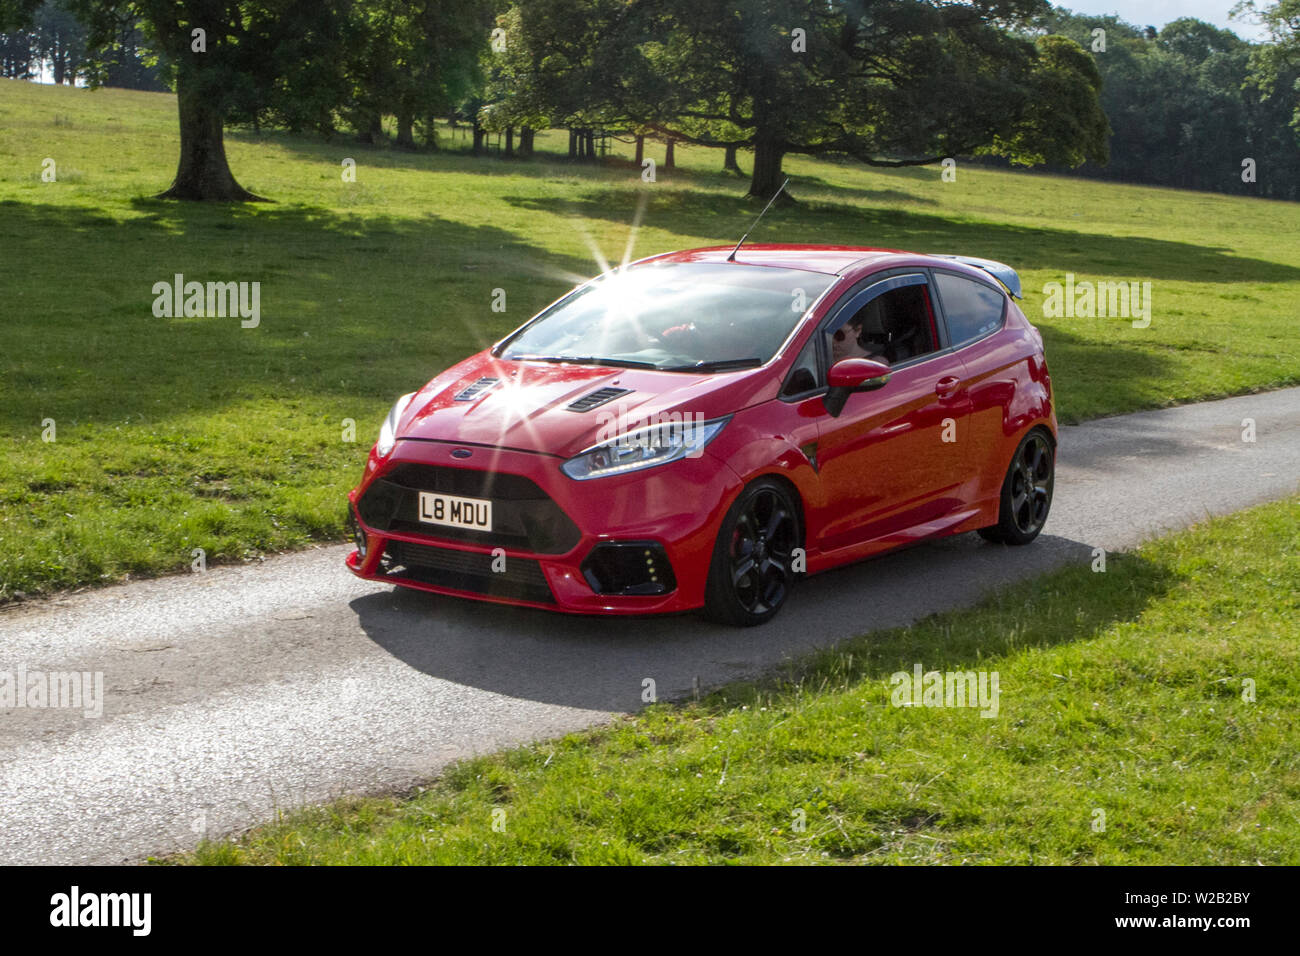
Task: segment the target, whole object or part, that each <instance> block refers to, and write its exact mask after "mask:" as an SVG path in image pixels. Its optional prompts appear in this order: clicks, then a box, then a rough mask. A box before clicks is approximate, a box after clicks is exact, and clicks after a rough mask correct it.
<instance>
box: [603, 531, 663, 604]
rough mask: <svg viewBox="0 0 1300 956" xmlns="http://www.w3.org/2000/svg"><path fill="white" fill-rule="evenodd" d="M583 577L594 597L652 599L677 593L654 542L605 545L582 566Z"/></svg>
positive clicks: (659, 549)
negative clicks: (622, 595)
mask: <svg viewBox="0 0 1300 956" xmlns="http://www.w3.org/2000/svg"><path fill="white" fill-rule="evenodd" d="M582 576H583V577H584V578H586V580H587V584H588V585H590V586H591V589H592V590H593V591H595V592H596V593H597V594H626V595H655V594H667V593H668V592H669V591H673V590H676V588H677V578H676V577H674V575H673V567H672V565H671V564H669V562H668V555H667V553H666V552H665V551H664V548H663V545H661V544H659V543H658V542H656V541H606V542H604V543H602V544H598V545H596V546H595V547H594V548H592V549H591V553H590V554H588V555H587V559H586V560H585V561H583V562H582Z"/></svg>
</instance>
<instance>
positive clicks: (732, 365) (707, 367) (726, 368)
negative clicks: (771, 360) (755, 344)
mask: <svg viewBox="0 0 1300 956" xmlns="http://www.w3.org/2000/svg"><path fill="white" fill-rule="evenodd" d="M762 364H763V360H762V359H761V358H740V359H719V360H718V361H716V362H696V363H695V364H694V365H673V366H671V367H669V368H666V369H664V371H665V372H730V371H732V370H733V369H739V368H758V367H759V366H760V365H762Z"/></svg>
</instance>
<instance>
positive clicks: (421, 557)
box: [384, 541, 555, 604]
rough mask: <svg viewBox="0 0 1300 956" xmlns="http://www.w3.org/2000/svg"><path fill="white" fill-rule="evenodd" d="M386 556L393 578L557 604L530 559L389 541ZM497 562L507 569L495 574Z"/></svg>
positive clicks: (495, 595)
mask: <svg viewBox="0 0 1300 956" xmlns="http://www.w3.org/2000/svg"><path fill="white" fill-rule="evenodd" d="M384 557H385V558H386V559H387V560H386V564H387V566H388V568H389V570H388V572H387V576H388V577H390V578H406V579H408V580H414V581H420V582H422V583H425V584H432V585H434V586H436V587H443V588H451V589H453V590H456V591H469V592H471V593H473V594H483V595H487V596H490V597H500V598H513V599H515V600H519V601H532V602H533V603H535V604H554V603H555V595H554V594H553V593H552V592H551V586H550V585H549V584H547V583H546V575H545V574H543V573H542V566H541V565H540V564H538V563H537V562H536V561H534V560H532V559H531V558H502V559H497V558H493V556H492V555H490V554H480V553H478V552H475V551H456V550H454V549H452V548H439V547H435V546H433V545H428V544H414V543H412V542H410V541H390V542H389V543H388V547H387V549H386V550H385V551H384ZM498 560H503V561H504V567H503V568H502V570H500V571H494V570H493V569H492V565H493V563H494V562H496V561H498ZM498 566H500V565H498Z"/></svg>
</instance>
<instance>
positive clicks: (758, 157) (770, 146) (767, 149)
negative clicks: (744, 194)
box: [749, 136, 785, 199]
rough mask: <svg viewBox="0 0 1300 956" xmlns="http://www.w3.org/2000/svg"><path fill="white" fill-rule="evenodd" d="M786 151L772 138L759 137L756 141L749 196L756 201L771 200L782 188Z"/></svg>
mask: <svg viewBox="0 0 1300 956" xmlns="http://www.w3.org/2000/svg"><path fill="white" fill-rule="evenodd" d="M784 158H785V149H784V148H783V147H782V146H781V143H780V142H779V141H778V140H777V139H776V138H775V137H772V136H759V137H757V138H755V140H754V171H753V173H752V174H751V175H750V178H749V195H750V196H753V197H755V198H756V199H771V198H772V196H773V195H774V194H775V193H776V191H777V189H779V188H780V186H781V183H782V182H783V181H784V178H785V177H783V176H782V175H781V161H782V160H783V159H784Z"/></svg>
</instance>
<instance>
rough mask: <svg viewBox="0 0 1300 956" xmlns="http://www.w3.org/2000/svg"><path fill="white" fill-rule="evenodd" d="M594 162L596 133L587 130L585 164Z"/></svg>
mask: <svg viewBox="0 0 1300 956" xmlns="http://www.w3.org/2000/svg"><path fill="white" fill-rule="evenodd" d="M595 161H596V132H595V130H590V129H589V130H587V162H589V163H594V162H595Z"/></svg>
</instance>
